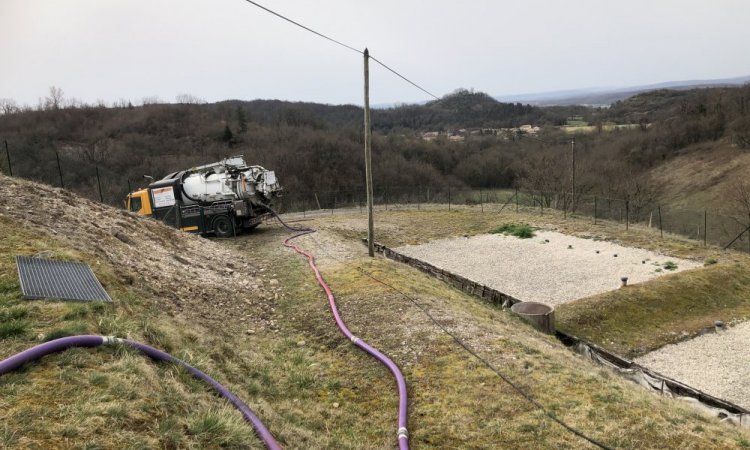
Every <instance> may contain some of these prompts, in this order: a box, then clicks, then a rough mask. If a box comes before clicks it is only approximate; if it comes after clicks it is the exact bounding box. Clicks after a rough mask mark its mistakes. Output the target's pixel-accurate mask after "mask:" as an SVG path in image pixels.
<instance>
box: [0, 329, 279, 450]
mask: <svg viewBox="0 0 750 450" xmlns="http://www.w3.org/2000/svg"><path fill="white" fill-rule="evenodd" d="M107 344H123V345H127V346H129V347H132V348H134V349H136V350H138V351H139V352H141V353H143V354H144V355H146V356H148V357H149V358H151V359H153V360H154V361H164V362H170V363H174V364H177V365H179V366H182V367H184V368H185V370H187V371H188V372H189V373H190V374H191V375H192V376H193V377H195V378H197V379H199V380H202V381H204V382H206V383H207V384H209V385H210V386H211V387H212V388H213V389H214V390H215V391H216V392H218V393H219V395H221V396H222V397H224V398H226V399H227V400H229V401H230V402H231V403H232V405H233V406H234V407H235V408H236V409H237V410H239V411H240V412H241V413H242V416H243V417H244V418H245V421H247V422H248V423H250V424H251V425H252V426H253V428H254V429H255V432H256V433H257V434H258V436H259V437H260V439H261V440H262V441H263V443H264V444H265V445H266V448H268V449H269V450H281V446H279V444H278V443H277V442H276V440H275V439H274V437H273V435H272V434H271V432H270V431H268V428H266V426H265V425H263V422H261V421H260V419H259V418H258V416H256V415H255V414H254V413H253V411H252V410H251V409H250V407H248V406H247V405H246V404H245V403H244V402H243V401H242V400H240V399H239V397H237V396H236V395H234V394H233V393H232V392H230V391H229V389H227V388H226V387H224V386H222V385H221V384H219V382H218V381H216V380H214V379H213V378H211V377H210V376H208V375H206V374H205V373H203V372H201V371H200V370H198V369H196V368H195V367H193V366H191V365H189V364H188V363H186V362H185V361H182V360H180V359H177V358H175V357H174V356H172V355H170V354H169V353H165V352H163V351H161V350H157V349H155V348H153V347H150V346H148V345H146V344H141V343H140V342H136V341H131V340H129V339H120V338H116V337H111V336H94V335H83V336H70V337H64V338H60V339H55V340H53V341H50V342H45V343H44V344H40V345H37V346H35V347H32V348H30V349H28V350H25V351H22V352H21V353H17V354H15V355H13V356H11V357H9V358H7V359H4V360H3V361H0V376H3V375H5V374H6V373H9V372H12V371H14V370H16V369H18V368H19V367H21V366H23V365H24V364H26V363H29V362H33V361H36V360H38V359H40V358H42V357H44V356H46V355H49V354H52V353H58V352H61V351H63V350H67V349H69V348H73V347H98V346H100V345H107Z"/></svg>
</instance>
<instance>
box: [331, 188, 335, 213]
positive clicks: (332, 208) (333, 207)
mask: <svg viewBox="0 0 750 450" xmlns="http://www.w3.org/2000/svg"><path fill="white" fill-rule="evenodd" d="M334 209H336V193H335V192H334V193H333V205H332V206H331V215H333V210H334Z"/></svg>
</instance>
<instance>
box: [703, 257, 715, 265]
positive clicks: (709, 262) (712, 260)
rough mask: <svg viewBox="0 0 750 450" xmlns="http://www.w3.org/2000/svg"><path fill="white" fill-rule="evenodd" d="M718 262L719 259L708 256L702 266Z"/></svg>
mask: <svg viewBox="0 0 750 450" xmlns="http://www.w3.org/2000/svg"><path fill="white" fill-rule="evenodd" d="M718 262H719V261H718V260H717V259H716V258H708V259H707V260H706V261H705V262H704V263H703V265H704V266H712V265H714V264H716V263H718Z"/></svg>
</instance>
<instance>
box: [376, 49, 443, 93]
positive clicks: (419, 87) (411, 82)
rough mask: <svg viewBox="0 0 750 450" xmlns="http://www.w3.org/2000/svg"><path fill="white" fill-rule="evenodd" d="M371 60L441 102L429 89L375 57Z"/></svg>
mask: <svg viewBox="0 0 750 450" xmlns="http://www.w3.org/2000/svg"><path fill="white" fill-rule="evenodd" d="M370 59H371V60H373V61H375V62H376V63H378V64H380V65H381V66H383V67H384V68H386V69H387V70H390V71H391V72H393V73H394V74H395V75H396V76H398V77H399V78H401V79H403V80H404V81H406V82H407V83H409V84H411V85H412V86H414V87H415V88H417V89H419V90H420V91H422V92H424V93H425V94H427V95H430V96H432V97H433V98H434V99H435V100H440V97H438V96H437V95H435V94H433V93H432V92H430V91H428V90H427V89H425V88H423V87H422V86H420V85H418V84H417V83H415V82H413V81H411V80H410V79H408V78H406V77H405V76H403V75H401V74H400V73H398V72H396V71H395V70H393V69H391V68H390V67H388V66H386V65H385V63H383V62H380V61H379V60H378V59H377V58H375V57H374V56H370Z"/></svg>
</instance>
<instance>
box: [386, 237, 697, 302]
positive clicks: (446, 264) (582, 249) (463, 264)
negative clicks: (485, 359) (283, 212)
mask: <svg viewBox="0 0 750 450" xmlns="http://www.w3.org/2000/svg"><path fill="white" fill-rule="evenodd" d="M395 250H396V251H398V252H400V253H403V254H405V255H407V256H411V257H413V258H417V259H420V260H422V261H425V262H428V263H430V264H432V265H434V266H437V267H440V268H442V269H445V270H449V271H451V272H453V273H457V274H459V275H462V276H464V277H466V278H469V279H471V280H474V281H476V282H478V283H482V284H485V285H487V286H490V287H492V288H495V289H497V290H499V291H500V292H503V293H505V294H508V295H510V296H513V297H515V298H517V299H519V300H522V301H535V302H542V303H547V304H550V305H557V304H560V303H565V302H569V301H571V300H575V299H579V298H583V297H588V296H590V295H594V294H597V293H600V292H606V291H609V290H612V289H617V288H618V287H619V286H620V283H621V282H620V277H628V284H633V283H640V282H643V281H647V280H650V279H652V278H655V277H658V276H660V275H664V274H666V273H672V272H677V271H681V270H685V269H691V268H695V267H700V266H701V265H702V264H700V263H696V262H694V261H688V260H682V259H677V258H672V257H666V256H664V255H659V254H657V253H654V252H651V251H647V250H642V249H637V248H628V247H623V246H621V245H618V244H614V243H611V242H605V241H599V240H594V239H584V238H579V237H575V236H569V235H565V234H561V233H556V232H553V231H537V233H536V236H535V237H533V238H530V239H520V238H517V237H515V236H504V235H497V234H487V235H480V236H473V237H470V238H451V239H442V240H438V241H433V242H430V243H428V244H423V245H417V246H404V247H399V248H396V249H395ZM615 255H616V256H615ZM667 261H672V262H674V263H675V264H677V268H676V269H675V270H673V271H669V270H666V269H664V267H663V266H664V264H665V263H666V262H667Z"/></svg>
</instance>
